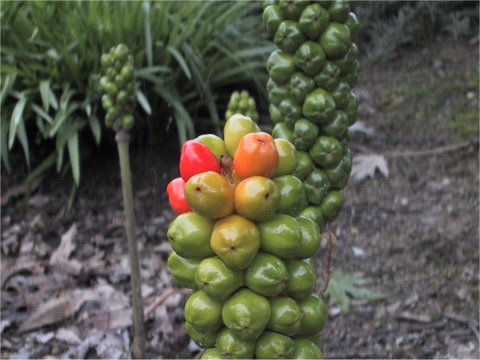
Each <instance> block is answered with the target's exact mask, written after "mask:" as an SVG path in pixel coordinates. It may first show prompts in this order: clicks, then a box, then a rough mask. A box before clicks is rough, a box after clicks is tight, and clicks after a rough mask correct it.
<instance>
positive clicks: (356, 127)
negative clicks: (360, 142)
mask: <svg viewBox="0 0 480 360" xmlns="http://www.w3.org/2000/svg"><path fill="white" fill-rule="evenodd" d="M348 132H349V133H350V134H355V133H364V134H365V135H368V136H372V135H373V134H375V130H374V129H373V128H372V127H369V126H367V125H365V123H364V122H363V121H360V120H358V121H356V122H355V124H353V125H352V126H350V127H349V128H348Z"/></svg>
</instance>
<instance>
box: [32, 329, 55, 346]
mask: <svg viewBox="0 0 480 360" xmlns="http://www.w3.org/2000/svg"><path fill="white" fill-rule="evenodd" d="M54 337H55V334H54V333H53V331H50V332H47V333H33V334H30V335H29V336H28V338H29V339H32V340H34V341H36V342H37V343H40V344H46V343H48V342H49V341H50V340H52V339H53V338H54Z"/></svg>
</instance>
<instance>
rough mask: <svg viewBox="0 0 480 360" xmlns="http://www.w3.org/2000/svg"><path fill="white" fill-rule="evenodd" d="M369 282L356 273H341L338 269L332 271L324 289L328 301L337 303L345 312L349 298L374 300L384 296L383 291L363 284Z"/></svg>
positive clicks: (348, 304)
mask: <svg viewBox="0 0 480 360" xmlns="http://www.w3.org/2000/svg"><path fill="white" fill-rule="evenodd" d="M369 283H370V281H369V280H368V279H365V278H362V277H359V276H357V275H354V274H342V273H341V272H340V271H334V272H333V273H332V275H331V277H330V282H329V284H328V288H327V291H326V295H328V297H329V303H330V304H331V305H338V306H339V307H340V309H341V310H342V312H344V313H346V312H348V310H349V308H350V299H357V300H369V301H374V300H383V299H385V298H386V295H385V294H384V293H382V292H379V291H375V290H371V289H369V288H367V287H365V286H364V285H368V284H369Z"/></svg>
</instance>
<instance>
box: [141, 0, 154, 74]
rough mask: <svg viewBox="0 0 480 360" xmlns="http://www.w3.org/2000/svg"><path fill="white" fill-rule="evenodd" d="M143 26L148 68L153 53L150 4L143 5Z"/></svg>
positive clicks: (150, 64) (151, 62)
mask: <svg viewBox="0 0 480 360" xmlns="http://www.w3.org/2000/svg"><path fill="white" fill-rule="evenodd" d="M143 25H144V32H145V54H146V56H147V64H148V66H152V64H153V51H152V30H151V28H150V3H149V2H144V3H143Z"/></svg>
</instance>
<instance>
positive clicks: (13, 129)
mask: <svg viewBox="0 0 480 360" xmlns="http://www.w3.org/2000/svg"><path fill="white" fill-rule="evenodd" d="M27 100H28V98H27V96H26V95H25V94H24V93H21V94H20V98H19V99H18V101H17V103H16V105H15V107H14V109H13V112H12V118H11V119H10V130H9V133H8V148H9V149H11V148H12V146H13V142H14V141H15V136H16V135H17V128H18V125H19V124H20V123H21V122H23V111H24V110H25V105H26V104H27Z"/></svg>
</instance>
